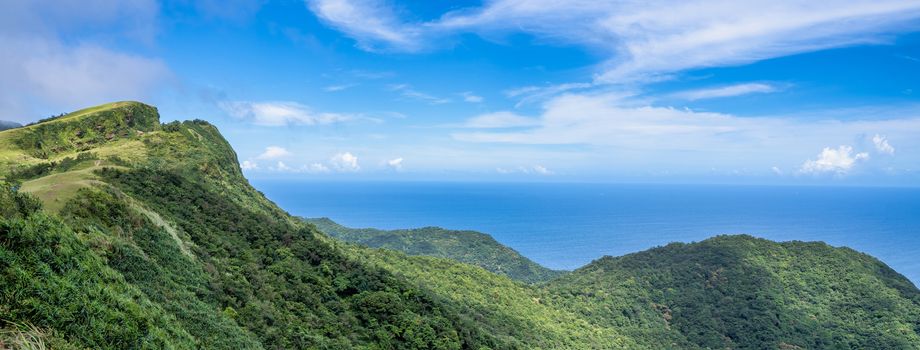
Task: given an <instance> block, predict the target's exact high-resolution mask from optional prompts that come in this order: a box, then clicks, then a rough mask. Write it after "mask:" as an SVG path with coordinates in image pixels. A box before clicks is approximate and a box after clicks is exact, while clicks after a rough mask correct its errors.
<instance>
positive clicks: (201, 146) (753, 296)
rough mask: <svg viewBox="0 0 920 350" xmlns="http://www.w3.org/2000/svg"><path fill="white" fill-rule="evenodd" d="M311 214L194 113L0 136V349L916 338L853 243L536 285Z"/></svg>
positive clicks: (640, 261) (489, 243)
mask: <svg viewBox="0 0 920 350" xmlns="http://www.w3.org/2000/svg"><path fill="white" fill-rule="evenodd" d="M311 222H312V223H313V224H309V223H305V222H304V221H302V220H300V219H297V218H294V217H291V216H290V215H288V214H287V213H285V212H284V211H283V210H281V209H280V208H278V207H277V206H275V205H274V204H273V203H271V202H270V201H268V200H267V199H266V198H265V197H264V196H263V195H262V194H261V193H259V192H258V191H256V190H255V189H253V188H252V187H251V186H250V185H249V183H248V182H247V181H246V179H245V178H244V177H243V175H242V173H241V171H240V169H239V166H238V164H237V158H236V154H235V153H234V152H233V150H232V149H231V148H230V146H229V144H227V142H226V141H225V140H224V139H223V138H222V137H221V136H220V133H219V132H218V131H217V129H216V128H215V127H214V126H212V125H210V124H208V123H206V122H203V121H190V122H173V123H169V124H164V125H161V124H159V122H158V116H157V115H156V109H155V108H153V107H150V106H146V105H143V104H140V103H136V102H120V103H115V104H109V105H103V106H99V107H94V108H90V109H86V110H82V111H78V112H75V113H71V114H67V115H63V116H60V117H56V118H52V119H49V120H47V121H44V122H41V123H37V124H34V125H29V126H25V127H22V128H17V129H11V130H6V131H2V132H0V282H2V283H0V348H6V347H14V348H15V347H19V348H36V349H42V348H52V349H86V348H92V349H128V348H130V349H136V348H139V349H193V348H201V349H301V348H303V349H348V348H358V349H547V348H559V349H610V348H625V349H649V348H651V349H669V348H687V349H714V348H732V349H736V348H737V349H763V348H781V349H796V348H802V349H804V348H833V349H892V348H896V349H920V335H918V334H920V291H918V289H917V288H916V287H915V286H914V285H913V284H911V283H910V282H909V281H908V280H906V279H905V278H904V277H903V276H901V275H899V274H897V273H896V272H894V271H892V270H891V269H890V268H888V267H887V266H886V265H884V264H883V263H881V262H879V261H878V260H876V259H874V258H872V257H869V256H867V255H864V254H860V253H858V252H855V251H853V250H850V249H846V248H833V247H829V246H827V245H824V244H821V243H803V242H788V243H774V242H769V241H765V240H761V239H756V238H753V237H748V236H725V237H716V238H713V239H709V240H706V241H703V242H700V243H693V244H671V245H668V246H666V247H661V248H656V249H652V250H649V251H645V252H641V253H636V254H631V255H627V256H623V257H617V258H611V257H605V258H602V259H599V260H597V261H595V262H593V263H591V264H589V265H588V266H585V267H583V268H581V269H579V270H576V271H574V272H571V273H567V274H564V275H562V276H558V277H556V278H553V279H552V280H549V281H548V282H542V283H537V284H531V283H529V282H537V281H546V280H548V279H550V278H551V277H554V276H555V275H557V274H558V273H557V272H554V271H550V270H547V269H545V268H542V267H540V266H539V265H536V264H535V263H533V262H532V261H530V260H527V259H526V258H524V257H522V256H520V254H517V253H516V252H515V251H513V250H511V249H509V248H507V247H503V246H501V245H500V244H499V243H497V242H496V241H495V240H493V239H491V237H488V236H487V235H484V234H481V233H475V232H458V231H448V230H443V229H438V228H425V229H418V230H397V231H379V230H372V229H357V230H356V229H348V228H344V227H342V226H339V225H336V224H335V223H333V222H331V221H329V220H322V219H318V220H311ZM317 227H319V228H320V229H322V230H324V231H326V232H327V233H329V235H331V236H333V237H338V238H341V239H343V240H344V241H339V240H335V239H333V238H331V237H330V236H327V235H326V234H324V233H322V232H320V230H318V229H317ZM345 241H347V242H345ZM349 242H355V243H357V244H355V243H349ZM370 247H384V248H389V249H376V248H370ZM391 249H392V250H391ZM403 252H405V253H408V254H409V255H407V254H405V253H403ZM419 255H428V256H419Z"/></svg>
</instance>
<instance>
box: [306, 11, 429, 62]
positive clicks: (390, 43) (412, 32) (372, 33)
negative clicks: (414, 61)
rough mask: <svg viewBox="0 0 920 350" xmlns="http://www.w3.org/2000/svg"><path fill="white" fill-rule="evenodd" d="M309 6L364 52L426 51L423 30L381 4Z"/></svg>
mask: <svg viewBox="0 0 920 350" xmlns="http://www.w3.org/2000/svg"><path fill="white" fill-rule="evenodd" d="M307 4H308V5H309V7H310V9H311V10H312V11H313V13H315V14H316V15H317V17H319V18H320V19H322V20H323V21H325V22H326V23H329V24H330V25H332V26H333V27H335V28H337V29H339V30H341V31H343V32H345V33H347V34H348V35H350V36H351V37H352V38H354V39H355V40H357V43H358V46H359V47H360V48H362V49H365V50H369V51H377V50H384V49H388V48H391V47H398V48H399V49H400V50H403V51H415V50H419V49H421V48H422V47H423V45H422V42H421V40H420V37H421V35H422V34H423V29H422V28H420V27H417V26H414V25H409V24H405V23H403V22H402V20H401V19H400V18H399V17H397V15H396V13H395V12H394V11H393V10H392V9H391V8H389V7H388V6H387V5H386V4H384V3H383V2H381V1H376V0H347V1H343V0H308V1H307Z"/></svg>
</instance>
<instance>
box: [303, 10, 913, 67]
mask: <svg viewBox="0 0 920 350" xmlns="http://www.w3.org/2000/svg"><path fill="white" fill-rule="evenodd" d="M309 3H310V4H311V6H310V8H311V9H312V10H313V12H314V13H316V14H317V16H318V17H320V18H322V19H323V20H325V21H326V22H327V23H330V24H331V25H332V26H334V27H336V28H338V29H339V30H341V31H343V32H344V33H346V34H347V35H349V36H351V37H352V38H354V39H355V40H357V41H358V43H359V45H360V46H361V47H364V48H365V49H379V48H386V49H390V50H400V51H410V52H411V51H419V50H421V49H423V48H425V47H431V46H434V45H438V44H439V43H441V42H444V40H440V39H441V38H443V37H445V36H449V35H456V34H457V33H466V32H472V33H480V34H482V35H484V36H493V35H495V34H502V33H511V32H527V33H530V34H533V35H536V36H538V37H540V38H543V39H546V40H551V41H556V42H561V43H564V44H577V45H584V46H588V47H592V48H595V49H598V50H600V51H602V52H607V53H608V55H609V60H608V62H607V63H606V64H605V65H604V67H603V68H602V70H601V72H600V73H599V74H598V75H597V77H596V80H597V81H599V82H604V83H624V82H631V81H636V80H646V79H655V78H656V77H658V78H660V77H661V76H666V75H669V74H672V73H675V72H679V71H683V70H687V69H694V68H704V67H717V66H730V65H738V64H745V63H749V62H754V61H758V60H762V59H767V58H773V57H780V56H785V55H790V54H796V53H802V52H809V51H815V50H821V49H827V48H833V47H841V46H847V45H853V44H858V43H878V42H883V41H885V40H886V39H887V38H886V37H885V34H887V33H890V32H895V31H901V30H905V29H911V28H915V27H916V23H915V22H913V21H912V20H915V19H917V18H918V17H920V2H917V1H910V0H828V1H820V2H816V1H810V0H789V1H781V2H777V1H769V0H755V1H729V0H717V1H707V0H691V1H679V0H658V1H639V2H635V1H604V2H598V1H591V0H530V1H521V0H493V1H488V2H486V3H485V5H483V6H481V7H478V8H465V9H460V10H456V11H453V12H450V13H446V14H444V15H442V16H441V17H440V18H438V19H436V20H433V21H428V22H418V21H414V22H413V21H409V20H404V19H400V18H399V17H398V16H397V14H396V12H395V11H394V10H393V9H392V8H390V7H389V6H387V4H386V3H385V2H384V1H382V0H313V1H310V2H309ZM407 17H408V16H407Z"/></svg>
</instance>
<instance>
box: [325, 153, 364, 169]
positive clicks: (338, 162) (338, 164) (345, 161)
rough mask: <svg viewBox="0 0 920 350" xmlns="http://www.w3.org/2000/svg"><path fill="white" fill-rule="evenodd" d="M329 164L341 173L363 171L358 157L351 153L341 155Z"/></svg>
mask: <svg viewBox="0 0 920 350" xmlns="http://www.w3.org/2000/svg"><path fill="white" fill-rule="evenodd" d="M329 164H330V165H331V166H332V168H333V169H335V170H336V171H339V172H356V171H358V170H361V166H360V165H359V164H358V157H357V156H355V155H353V154H351V153H350V152H344V153H339V154H336V155H334V156H332V158H331V159H329Z"/></svg>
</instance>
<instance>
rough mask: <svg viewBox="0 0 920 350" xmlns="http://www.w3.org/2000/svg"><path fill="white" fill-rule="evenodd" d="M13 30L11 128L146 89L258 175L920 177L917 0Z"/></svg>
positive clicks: (284, 14)
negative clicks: (210, 129) (229, 147)
mask: <svg viewBox="0 0 920 350" xmlns="http://www.w3.org/2000/svg"><path fill="white" fill-rule="evenodd" d="M0 44H2V45H3V46H4V47H5V50H4V52H3V53H0V119H4V120H13V121H18V122H28V121H33V120H37V119H39V118H42V117H46V116H48V115H52V114H58V113H61V112H66V111H70V110H75V109H78V108H81V107H85V106H89V105H94V104H99V103H104V102H108V101H114V100H129V99H130V100H140V101H144V102H147V103H150V104H153V105H156V106H157V107H158V108H160V111H161V114H162V116H163V119H164V120H175V119H180V120H184V119H192V118H201V119H205V120H208V121H210V122H212V123H214V124H216V125H217V126H218V127H219V128H220V129H221V131H222V132H223V133H224V135H225V136H226V137H227V139H228V140H229V141H230V142H231V143H232V144H233V146H234V147H235V149H236V150H237V152H238V155H239V158H240V161H241V163H242V165H243V167H244V169H245V172H246V173H247V175H248V176H249V177H251V178H273V177H283V178H303V179H336V180H349V181H361V180H406V181H410V180H458V181H604V182H671V183H683V182H689V183H697V182H701V183H763V184H865V185H910V186H916V185H920V99H918V96H920V86H918V82H920V3H918V2H916V1H879V0H876V1H823V2H820V3H818V2H814V1H751V2H744V3H743V4H742V3H741V2H734V1H651V2H631V1H629V2H627V1H606V2H598V1H581V0H568V1H563V0H555V1H544V0H531V1H517V0H492V1H460V2H442V1H413V2H394V1H382V0H339V1H329V0H309V1H246V0H244V1H237V2H235V4H234V6H232V7H231V6H224V5H223V2H219V1H214V0H208V1H198V2H193V1H180V0H177V1H166V2H157V1H153V0H138V1H109V0H90V1H71V0H67V1H55V2H44V1H34V2H28V1H23V2H15V1H14V2H4V3H3V4H2V5H0Z"/></svg>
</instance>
